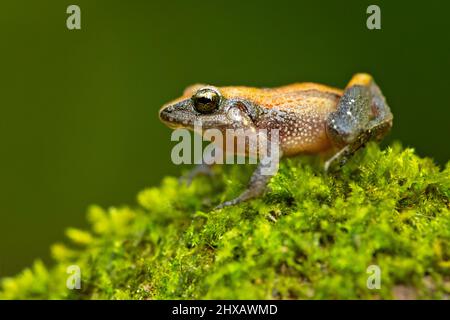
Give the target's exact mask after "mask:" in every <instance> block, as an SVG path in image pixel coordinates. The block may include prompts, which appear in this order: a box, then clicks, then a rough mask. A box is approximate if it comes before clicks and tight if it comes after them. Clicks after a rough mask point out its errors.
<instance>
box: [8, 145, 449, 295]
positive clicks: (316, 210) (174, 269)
mask: <svg viewBox="0 0 450 320" xmlns="http://www.w3.org/2000/svg"><path fill="white" fill-rule="evenodd" d="M321 165H322V163H321V160H319V159H317V158H314V157H311V158H295V159H287V160H284V161H283V162H282V163H281V166H280V171H279V173H278V175H276V176H275V177H274V178H273V179H272V181H271V188H272V192H270V193H268V194H267V195H266V196H265V197H263V198H261V199H257V200H254V201H251V202H248V203H245V204H242V205H239V206H236V207H231V208H226V209H223V210H212V209H211V208H212V207H214V206H215V205H217V204H218V203H220V202H222V201H224V200H227V199H230V198H232V197H234V196H236V195H237V194H239V192H240V191H242V189H243V188H244V187H245V184H246V182H247V180H248V178H249V176H250V173H251V168H250V166H242V165H236V166H230V167H224V168H218V170H219V171H218V173H217V175H216V176H215V177H213V178H210V177H198V178H196V179H195V180H194V182H193V184H192V185H191V186H189V187H187V186H185V185H179V184H178V181H177V179H176V178H173V177H169V178H165V179H164V180H163V182H162V185H161V186H160V187H155V188H150V189H147V190H144V191H142V192H141V193H140V194H139V195H138V202H139V206H136V207H132V208H127V207H125V208H110V209H108V210H104V209H101V208H99V207H92V208H91V209H90V210H89V212H88V219H89V221H90V223H91V224H92V230H89V231H81V230H76V229H69V230H68V231H67V236H68V238H69V239H70V240H71V244H70V245H68V246H66V245H63V244H56V245H54V246H53V247H52V254H53V256H54V258H55V259H56V264H55V266H53V267H52V268H50V269H47V268H46V267H45V266H44V265H43V264H42V263H41V262H36V263H35V265H34V266H33V267H32V268H30V269H26V270H25V271H23V272H22V273H20V274H19V275H17V276H16V277H13V278H8V279H4V280H3V282H2V289H1V291H0V298H2V299H29V298H39V299H65V298H69V299H215V298H218V299H310V298H313V299H322V298H326V299H335V298H337V299H341V298H342V299H347V298H363V299H379V298H382V299H392V298H438V299H441V298H448V297H449V295H450V210H449V208H450V201H449V197H450V163H448V164H447V166H446V167H445V169H444V170H442V171H441V170H439V168H438V167H437V166H435V165H434V164H433V162H432V161H431V160H430V159H426V158H425V159H423V158H420V157H418V156H417V155H415V154H414V151H413V150H412V149H403V148H402V147H401V146H400V145H398V144H394V145H393V146H392V147H388V148H387V149H386V150H384V151H380V149H379V148H378V146H377V145H376V144H370V145H369V146H368V147H367V148H366V149H364V151H360V152H358V154H357V155H356V156H355V157H354V158H353V159H352V160H351V161H350V162H349V163H348V164H347V165H346V166H345V167H344V168H343V169H342V171H341V172H340V173H339V174H336V175H333V176H325V175H324V174H323V172H322V170H321ZM70 265H78V266H79V267H80V269H81V278H82V281H81V289H80V290H69V289H67V288H66V280H67V277H68V276H69V274H67V267H68V266H70ZM370 265H376V266H378V267H379V268H380V271H381V287H380V289H368V287H367V279H368V277H369V276H370V274H368V273H367V268H368V267H369V266H370Z"/></svg>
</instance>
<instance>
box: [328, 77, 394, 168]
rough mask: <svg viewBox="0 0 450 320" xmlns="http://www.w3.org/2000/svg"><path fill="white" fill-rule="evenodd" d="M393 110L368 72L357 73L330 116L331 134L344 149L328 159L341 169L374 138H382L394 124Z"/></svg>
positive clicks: (334, 140)
mask: <svg viewBox="0 0 450 320" xmlns="http://www.w3.org/2000/svg"><path fill="white" fill-rule="evenodd" d="M392 119H393V116H392V113H391V110H390V108H389V106H388V105H387V103H386V100H385V98H384V96H383V94H382V93H381V91H380V89H379V88H378V86H377V85H376V83H375V81H374V80H373V79H372V77H371V76H369V75H368V74H356V75H355V76H353V78H352V80H351V81H350V83H349V84H348V86H347V88H346V90H345V92H344V95H343V96H342V97H341V99H340V101H339V103H338V106H337V110H336V111H335V112H332V113H331V114H330V116H329V117H328V119H327V123H326V126H327V135H328V137H329V138H330V140H331V141H332V142H333V144H334V145H335V146H337V147H339V148H340V150H339V151H338V152H337V153H336V154H335V155H334V156H333V157H331V158H330V159H329V160H328V161H327V162H326V163H325V171H326V172H328V171H330V170H332V169H337V168H339V167H340V166H342V165H344V164H345V163H346V162H347V160H348V159H349V158H350V157H351V156H352V155H353V154H354V153H355V152H356V151H357V150H358V149H360V148H361V147H363V146H364V145H365V143H367V142H368V141H370V140H380V139H381V138H382V137H384V136H385V135H386V134H387V133H388V132H389V130H390V128H391V127H392Z"/></svg>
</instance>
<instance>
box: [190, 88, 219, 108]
mask: <svg viewBox="0 0 450 320" xmlns="http://www.w3.org/2000/svg"><path fill="white" fill-rule="evenodd" d="M192 101H193V103H194V108H195V110H197V111H198V112H200V113H211V112H213V111H214V110H216V109H217V108H218V107H219V103H220V95H219V93H218V92H217V91H216V90H213V89H210V88H204V89H200V90H198V91H197V92H196V93H195V94H194V95H193V96H192Z"/></svg>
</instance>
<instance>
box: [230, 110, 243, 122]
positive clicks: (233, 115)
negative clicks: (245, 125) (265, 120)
mask: <svg viewBox="0 0 450 320" xmlns="http://www.w3.org/2000/svg"><path fill="white" fill-rule="evenodd" d="M227 116H228V118H229V119H230V120H233V121H237V122H239V121H241V120H242V116H241V113H240V112H239V110H238V109H236V108H231V109H230V110H228V113H227Z"/></svg>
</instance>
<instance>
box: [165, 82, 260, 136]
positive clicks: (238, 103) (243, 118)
mask: <svg viewBox="0 0 450 320" xmlns="http://www.w3.org/2000/svg"><path fill="white" fill-rule="evenodd" d="M255 112H256V107H255V106H254V105H252V103H250V102H249V101H247V100H244V99H240V98H238V97H225V96H224V95H223V94H222V93H221V90H220V88H217V87H214V86H208V85H193V86H191V87H188V88H187V89H186V90H185V91H184V94H183V96H182V97H181V98H179V99H177V100H174V101H172V102H170V103H168V104H166V105H164V106H163V107H162V108H161V110H160V111H159V118H160V119H161V121H162V122H163V123H165V124H166V125H167V126H169V127H170V128H187V129H191V130H193V129H194V125H195V126H199V125H201V127H202V129H203V130H205V129H211V128H215V129H219V130H225V129H228V128H230V129H231V128H233V129H237V128H244V127H249V126H252V125H253V120H252V119H254V116H255Z"/></svg>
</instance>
